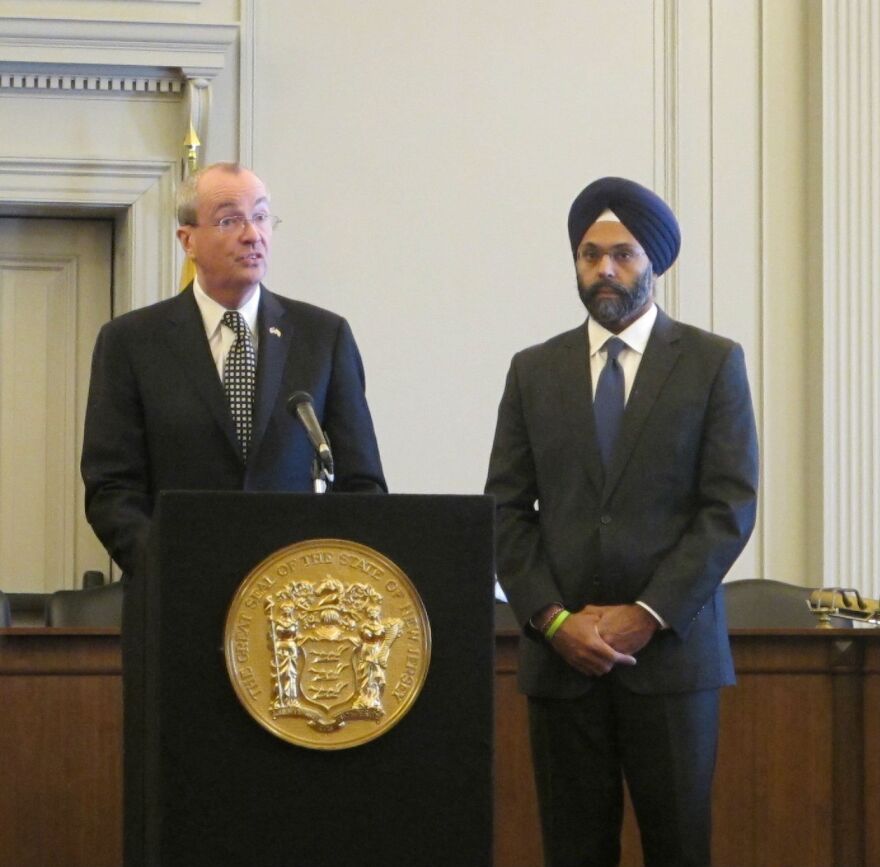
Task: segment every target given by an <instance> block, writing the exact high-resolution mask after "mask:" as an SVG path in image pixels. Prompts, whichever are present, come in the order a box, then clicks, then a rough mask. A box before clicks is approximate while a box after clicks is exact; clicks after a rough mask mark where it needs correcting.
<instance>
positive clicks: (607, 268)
mask: <svg viewBox="0 0 880 867" xmlns="http://www.w3.org/2000/svg"><path fill="white" fill-rule="evenodd" d="M596 272H597V273H598V274H600V275H601V276H603V277H613V276H614V274H615V273H616V271H615V267H614V259H612V258H611V254H610V253H602V254H601V255H600V256H599V262H598V264H597V265H596Z"/></svg>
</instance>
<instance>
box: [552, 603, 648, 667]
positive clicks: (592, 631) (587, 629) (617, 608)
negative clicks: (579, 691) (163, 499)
mask: <svg viewBox="0 0 880 867" xmlns="http://www.w3.org/2000/svg"><path fill="white" fill-rule="evenodd" d="M657 629H659V624H658V623H657V621H656V620H655V619H654V618H653V617H652V616H651V615H650V614H649V613H648V612H647V611H646V610H645V609H644V608H642V607H641V605H585V606H584V607H583V608H582V609H581V610H580V611H575V612H572V614H571V616H570V617H568V618H567V619H566V620H565V622H564V623H563V624H562V626H561V627H560V628H559V630H558V631H557V632H556V634H555V635H554V636H553V638H552V639H551V641H550V644H551V645H552V646H553V649H554V650H556V652H557V653H558V654H559V655H560V656H562V658H563V659H564V660H565V661H566V662H567V663H568V664H569V665H570V666H572V668H576V669H577V670H578V671H580V672H583V673H584V674H588V675H591V676H599V675H603V674H607V673H608V672H609V671H611V669H612V668H614V666H616V665H635V664H636V658H635V656H634V655H633V654H635V653H637V652H638V651H639V650H641V649H642V648H643V647H644V646H645V645H646V644H647V643H648V642H649V641H650V640H651V636H652V635H653V634H654V633H655V632H656V631H657Z"/></svg>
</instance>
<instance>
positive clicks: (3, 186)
mask: <svg viewBox="0 0 880 867" xmlns="http://www.w3.org/2000/svg"><path fill="white" fill-rule="evenodd" d="M177 168H178V166H177V163H176V162H173V163H170V162H162V161H138V160H61V159H26V158H16V159H9V158H4V159H0V200H2V201H3V202H4V204H5V205H7V206H14V205H21V206H33V205H38V206H39V205H48V206H54V207H71V206H73V207H77V206H79V207H83V208H84V209H93V208H96V207H101V208H104V209H107V208H109V209H110V210H112V211H114V212H115V213H116V214H117V217H118V224H117V255H116V260H117V261H116V263H115V265H114V280H115V284H116V285H115V288H114V310H115V311H116V312H117V313H121V312H124V311H126V310H131V309H134V308H136V307H142V306H144V305H146V304H150V303H152V302H153V301H158V300H160V299H161V298H164V297H168V296H170V295H171V294H172V293H173V292H174V291H175V287H176V285H177V274H178V272H179V270H180V264H181V256H180V253H179V251H178V248H177V246H176V245H175V242H174V237H173V234H172V233H171V232H169V231H167V227H169V226H173V225H174V183H175V175H176V172H177Z"/></svg>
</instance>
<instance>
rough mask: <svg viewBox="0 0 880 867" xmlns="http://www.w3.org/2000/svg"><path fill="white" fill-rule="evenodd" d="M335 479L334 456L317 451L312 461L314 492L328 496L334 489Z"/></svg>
mask: <svg viewBox="0 0 880 867" xmlns="http://www.w3.org/2000/svg"><path fill="white" fill-rule="evenodd" d="M328 445H329V440H328ZM333 479H334V473H333V457H332V455H330V454H329V452H324V453H322V452H319V451H317V450H315V457H314V458H313V459H312V490H313V491H314V492H315V493H316V494H326V493H327V491H329V490H330V489H331V488H332V487H333Z"/></svg>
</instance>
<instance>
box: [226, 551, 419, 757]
mask: <svg viewBox="0 0 880 867" xmlns="http://www.w3.org/2000/svg"><path fill="white" fill-rule="evenodd" d="M224 649H225V653H226V667H227V670H228V671H229V677H230V679H231V681H232V685H233V687H234V689H235V693H236V695H237V696H238V698H239V700H240V701H241V703H242V704H243V705H244V707H245V709H246V710H247V711H248V713H249V714H250V715H251V716H252V717H253V718H254V719H255V720H257V722H259V723H260V725H262V726H264V727H265V728H267V729H268V730H269V731H270V732H272V733H273V734H275V735H277V736H278V737H280V738H283V739H284V740H286V741H290V742H291V743H294V744H298V745H299V746H303V747H309V748H312V749H320V750H336V749H345V748H347V747H355V746H359V745H360V744H363V743H366V742H367V741H371V740H373V739H374V738H377V737H379V736H380V735H382V734H384V733H385V732H386V731H387V730H388V729H390V728H392V727H393V726H394V725H396V724H397V723H398V722H399V721H400V720H401V719H402V718H403V717H404V716H405V715H406V713H407V712H408V711H409V709H410V707H411V706H412V704H413V702H414V701H415V700H416V697H417V696H418V694H419V692H420V691H421V688H422V684H423V683H424V682H425V677H426V675H427V673H428V664H429V662H430V657H431V630H430V625H429V623H428V615H427V614H426V612H425V607H424V605H423V604H422V600H421V599H420V598H419V594H418V593H417V591H416V589H415V587H414V586H413V584H412V582H411V581H410V580H409V578H407V576H406V575H405V574H404V573H403V572H402V571H401V570H400V569H399V568H398V567H397V566H396V565H395V564H394V563H392V562H391V561H390V560H389V559H388V558H387V557H384V556H383V555H382V554H380V553H379V552H378V551H374V550H373V549H371V548H367V547H366V546H364V545H359V544H357V543H356V542H346V541H342V540H339V539H311V540H309V541H307V542H300V543H298V544H296V545H291V546H290V547H288V548H283V549H282V550H280V551H276V552H275V553H274V554H272V555H271V556H270V557H268V558H267V559H266V560H264V561H263V562H262V563H260V565H259V566H257V567H256V568H255V569H254V570H253V571H252V572H251V573H250V574H249V575H248V576H247V577H246V578H245V579H244V581H243V582H242V583H241V586H240V587H239V588H238V591H237V592H236V594H235V597H234V598H233V600H232V604H231V605H230V606H229V612H228V614H227V616H226V635H225V642H224Z"/></svg>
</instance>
